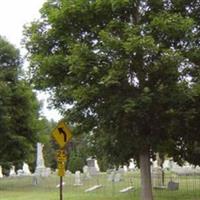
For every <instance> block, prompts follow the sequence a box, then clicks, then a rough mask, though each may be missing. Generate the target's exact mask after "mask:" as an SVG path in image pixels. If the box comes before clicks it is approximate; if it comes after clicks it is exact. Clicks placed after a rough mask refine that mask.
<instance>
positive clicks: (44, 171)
mask: <svg viewBox="0 0 200 200" xmlns="http://www.w3.org/2000/svg"><path fill="white" fill-rule="evenodd" d="M43 147H44V145H43V144H41V143H37V158H36V169H35V173H34V175H35V176H44V177H45V176H49V175H50V173H51V169H50V168H46V167H45V164H44V157H43Z"/></svg>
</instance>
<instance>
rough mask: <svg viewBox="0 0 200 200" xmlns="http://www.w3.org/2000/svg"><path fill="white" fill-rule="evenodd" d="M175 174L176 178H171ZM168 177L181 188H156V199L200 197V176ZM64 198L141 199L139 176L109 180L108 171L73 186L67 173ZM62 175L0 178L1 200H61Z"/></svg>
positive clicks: (129, 174) (71, 179)
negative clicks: (58, 185)
mask: <svg viewBox="0 0 200 200" xmlns="http://www.w3.org/2000/svg"><path fill="white" fill-rule="evenodd" d="M172 178H173V179H172ZM169 180H173V181H176V182H179V190H176V191H169V190H159V189H156V190H155V189H154V190H153V192H154V199H155V200H200V177H199V176H195V177H188V176H187V177H186V176H184V177H172V176H171V175H170V174H167V175H166V178H165V182H166V183H167V182H168V181H169ZM64 182H65V185H64V187H63V193H64V194H63V196H64V198H63V199H67V200H136V199H137V200H139V194H140V177H139V174H138V173H134V174H133V173H128V174H126V175H125V176H124V178H123V181H120V182H118V183H113V182H110V181H108V180H107V175H106V174H102V175H100V176H99V177H98V178H97V177H94V178H92V179H89V180H84V181H83V185H82V186H74V185H73V184H74V176H73V175H71V176H66V177H64ZM58 183H59V177H58V176H56V175H51V176H50V177H46V178H39V179H38V184H37V185H34V184H33V177H16V178H3V179H0V200H59V189H58V188H56V185H57V184H58ZM97 184H102V185H103V187H102V188H100V189H98V190H95V191H93V192H89V193H86V192H85V189H88V188H90V187H92V186H94V185H97ZM131 185H133V186H134V191H132V192H128V193H120V192H119V191H120V190H121V189H123V188H126V187H128V186H131Z"/></svg>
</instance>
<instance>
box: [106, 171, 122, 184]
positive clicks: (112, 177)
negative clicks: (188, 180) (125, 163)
mask: <svg viewBox="0 0 200 200" xmlns="http://www.w3.org/2000/svg"><path fill="white" fill-rule="evenodd" d="M121 176H122V175H121V173H120V172H119V170H117V171H116V170H112V171H111V172H110V174H109V175H108V181H112V182H119V181H121V180H122V178H121Z"/></svg>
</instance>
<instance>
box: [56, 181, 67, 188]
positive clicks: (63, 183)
mask: <svg viewBox="0 0 200 200" xmlns="http://www.w3.org/2000/svg"><path fill="white" fill-rule="evenodd" d="M64 185H65V182H62V186H64ZM56 188H60V184H58V185H56Z"/></svg>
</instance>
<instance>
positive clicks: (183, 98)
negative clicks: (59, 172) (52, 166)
mask: <svg viewBox="0 0 200 200" xmlns="http://www.w3.org/2000/svg"><path fill="white" fill-rule="evenodd" d="M199 12H200V5H199V0H190V1H188V0H182V1H180V0H171V1H168V0H92V1H91V0H73V1H72V0H59V1H57V0H49V1H48V2H47V3H45V4H44V6H43V8H42V9H41V14H42V16H41V18H40V19H39V20H38V21H35V22H32V24H31V26H29V27H27V28H26V31H25V45H26V48H27V50H28V52H29V59H30V62H31V64H30V69H31V71H32V77H31V80H32V81H33V83H34V85H35V86H36V87H37V88H38V89H42V90H46V89H48V90H51V92H52V101H53V103H54V105H55V106H56V107H57V108H60V110H62V111H63V112H64V113H65V114H66V118H67V119H68V121H70V122H71V123H75V124H76V125H77V126H78V127H79V128H80V132H83V131H85V132H89V133H90V134H91V135H92V136H93V138H95V140H94V143H95V142H97V143H96V145H98V144H100V145H99V146H98V148H97V151H98V152H99V153H102V152H105V153H106V155H107V156H108V157H109V160H110V161H111V160H112V161H113V162H125V161H127V160H128V159H130V158H131V157H134V158H135V159H137V160H138V159H139V155H141V156H142V157H141V158H140V159H141V160H143V158H144V157H143V156H144V155H145V156H147V157H148V156H150V155H153V153H154V152H158V151H163V152H168V153H171V154H174V155H177V158H183V157H184V158H186V157H187V155H186V154H185V155H183V154H184V153H183V154H180V152H181V150H184V152H187V151H189V149H190V150H191V149H192V145H193V144H194V140H193V141H192V140H191V143H190V142H189V141H188V138H189V137H191V136H192V135H195V136H196V137H195V139H197V138H198V135H199V129H198V127H199V125H198V124H197V121H198V120H197V119H198V115H199V114H198V110H197V109H196V106H198V104H199V101H198V99H199V53H200V37H199V36H200V30H199V29H200V28H199V27H200V15H199V14H198V13H199ZM67 105H70V106H67ZM191 105H192V106H193V107H192V106H191ZM192 126H193V127H192ZM189 143H190V144H189ZM197 146H198V145H197ZM147 157H146V158H147ZM148 158H149V157H148ZM191 160H192V159H191ZM143 161H144V160H143ZM142 163H143V162H142ZM142 163H140V164H142ZM143 164H144V163H143ZM146 172H147V173H148V170H147V171H146ZM147 179H148V178H147ZM147 196H149V198H148V197H147V199H151V195H147ZM144 199H145V198H144Z"/></svg>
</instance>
